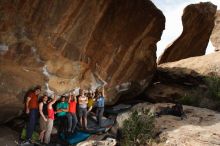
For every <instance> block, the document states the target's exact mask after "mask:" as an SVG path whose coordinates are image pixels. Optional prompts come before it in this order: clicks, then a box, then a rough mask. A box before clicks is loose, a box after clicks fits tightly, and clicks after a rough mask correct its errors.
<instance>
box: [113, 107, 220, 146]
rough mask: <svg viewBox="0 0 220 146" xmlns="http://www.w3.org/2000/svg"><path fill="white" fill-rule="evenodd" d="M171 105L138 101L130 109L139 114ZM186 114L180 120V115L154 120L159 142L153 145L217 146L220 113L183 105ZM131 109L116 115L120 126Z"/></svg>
mask: <svg viewBox="0 0 220 146" xmlns="http://www.w3.org/2000/svg"><path fill="white" fill-rule="evenodd" d="M168 106H170V107H171V106H173V104H170V103H162V104H161V103H159V104H149V103H140V104H137V105H135V106H134V107H133V108H132V109H131V111H134V110H136V111H138V112H139V114H141V113H142V112H143V111H144V110H146V109H147V110H149V111H150V112H151V113H155V112H156V111H160V109H162V108H164V107H168ZM183 110H184V112H185V114H186V116H187V118H184V119H183V120H181V118H180V117H175V116H171V115H162V116H160V117H158V118H156V120H155V125H156V129H157V130H158V131H159V132H158V133H159V138H160V139H161V140H162V141H161V142H160V143H155V144H153V146H162V145H163V146H173V145H178V146H219V145H220V141H219V137H220V131H219V128H220V122H219V121H220V113H218V112H215V111H212V110H208V109H205V108H196V107H192V106H183ZM131 111H128V112H124V113H121V114H119V115H118V117H117V124H118V126H119V127H120V128H121V127H122V126H123V121H124V120H125V119H127V118H128V117H129V116H130V115H131Z"/></svg>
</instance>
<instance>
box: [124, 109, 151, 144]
mask: <svg viewBox="0 0 220 146" xmlns="http://www.w3.org/2000/svg"><path fill="white" fill-rule="evenodd" d="M148 113H149V112H148V111H144V112H143V113H141V114H140V113H138V112H137V111H134V112H132V113H131V116H130V117H129V118H128V119H126V120H125V121H124V122H123V127H122V129H121V132H122V141H121V145H122V146H134V145H146V144H147V145H148V144H149V143H150V142H151V141H152V139H153V138H154V136H155V125H154V116H153V115H150V114H148Z"/></svg>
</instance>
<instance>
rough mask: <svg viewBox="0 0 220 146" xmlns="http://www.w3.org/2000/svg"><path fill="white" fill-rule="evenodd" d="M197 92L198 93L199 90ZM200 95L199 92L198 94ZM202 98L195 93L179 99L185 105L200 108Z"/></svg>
mask: <svg viewBox="0 0 220 146" xmlns="http://www.w3.org/2000/svg"><path fill="white" fill-rule="evenodd" d="M195 92H198V91H197V90H196V91H195ZM198 93H199V92H198ZM200 100H201V98H200V97H199V96H198V95H197V94H196V93H194V92H190V93H186V94H185V95H184V96H183V97H181V98H180V99H179V102H180V103H182V104H184V105H191V106H199V103H200Z"/></svg>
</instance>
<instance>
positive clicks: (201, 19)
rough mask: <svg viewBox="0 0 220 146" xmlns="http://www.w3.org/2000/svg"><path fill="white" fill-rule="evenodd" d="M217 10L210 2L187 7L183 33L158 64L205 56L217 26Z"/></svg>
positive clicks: (183, 19)
mask: <svg viewBox="0 0 220 146" xmlns="http://www.w3.org/2000/svg"><path fill="white" fill-rule="evenodd" d="M216 9H217V6H215V5H213V4H212V3H210V2H204V3H202V2H201V3H199V4H191V5H189V6H187V7H186V8H185V9H184V12H183V16H182V23H183V32H182V34H181V35H180V36H179V37H178V38H177V39H176V40H175V41H174V42H173V43H172V44H171V45H169V46H168V47H167V48H166V49H165V51H164V53H163V54H162V55H161V56H160V58H159V61H158V64H162V63H166V62H173V61H178V60H181V59H185V58H189V57H194V56H201V55H204V54H205V51H206V48H207V45H208V42H209V38H210V35H211V33H212V29H213V27H214V25H215V13H216Z"/></svg>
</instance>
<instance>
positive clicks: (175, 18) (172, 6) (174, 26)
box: [152, 0, 220, 57]
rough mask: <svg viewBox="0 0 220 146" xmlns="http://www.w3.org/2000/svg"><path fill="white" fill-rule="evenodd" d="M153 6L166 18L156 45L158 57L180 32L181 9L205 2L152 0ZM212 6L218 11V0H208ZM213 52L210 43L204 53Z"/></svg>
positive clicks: (194, 0)
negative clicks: (159, 39)
mask: <svg viewBox="0 0 220 146" xmlns="http://www.w3.org/2000/svg"><path fill="white" fill-rule="evenodd" d="M152 1H153V2H154V4H155V5H156V6H157V7H158V8H159V9H160V10H162V12H163V14H164V15H165V17H166V26H165V30H164V32H163V35H162V38H161V41H159V42H158V43H157V56H158V57H159V56H160V55H161V54H162V53H163V51H164V49H165V48H166V46H167V45H169V44H170V43H172V42H173V41H175V39H177V38H178V37H179V35H180V34H181V32H182V29H183V28H182V21H181V16H182V13H183V9H184V8H185V7H186V6H187V5H189V4H193V3H199V2H206V1H207V0H184V1H183V0H152ZM209 1H210V2H212V3H213V4H215V5H217V7H218V9H220V0H209ZM213 51H214V47H213V46H212V44H211V42H209V45H208V47H207V51H206V53H211V52H213Z"/></svg>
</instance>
